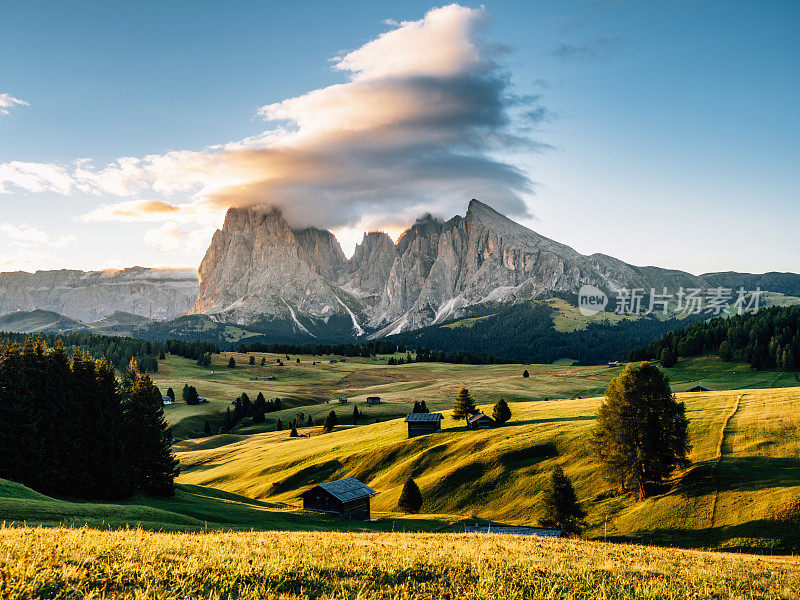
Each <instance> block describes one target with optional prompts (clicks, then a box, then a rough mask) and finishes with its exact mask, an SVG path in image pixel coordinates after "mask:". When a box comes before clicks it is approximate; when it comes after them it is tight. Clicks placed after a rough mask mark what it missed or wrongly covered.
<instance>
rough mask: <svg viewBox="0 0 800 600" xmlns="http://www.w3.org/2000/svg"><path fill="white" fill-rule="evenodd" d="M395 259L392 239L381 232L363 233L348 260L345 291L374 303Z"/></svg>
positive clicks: (395, 249)
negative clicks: (369, 299) (370, 298)
mask: <svg viewBox="0 0 800 600" xmlns="http://www.w3.org/2000/svg"><path fill="white" fill-rule="evenodd" d="M396 258H397V248H396V246H395V245H394V242H393V241H392V238H390V237H389V236H388V235H387V234H385V233H383V232H382V231H370V232H369V233H365V234H364V237H363V239H362V240H361V242H360V243H359V244H357V245H356V249H355V252H354V253H353V258H351V259H350V265H349V276H348V277H347V278H346V281H345V282H344V286H345V289H347V290H349V291H352V292H353V293H355V294H356V295H358V296H360V297H362V298H369V297H372V300H371V302H372V303H374V302H375V301H377V298H378V297H380V295H381V293H382V292H383V289H384V287H385V286H386V280H387V279H388V277H389V272H390V271H391V269H392V265H393V264H394V261H395V259H396Z"/></svg>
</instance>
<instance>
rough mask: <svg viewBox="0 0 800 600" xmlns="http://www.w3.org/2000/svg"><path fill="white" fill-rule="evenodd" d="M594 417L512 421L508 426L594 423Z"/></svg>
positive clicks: (582, 416) (581, 416)
mask: <svg viewBox="0 0 800 600" xmlns="http://www.w3.org/2000/svg"><path fill="white" fill-rule="evenodd" d="M595 419H597V417H595V416H594V415H580V416H577V417H551V418H549V419H527V420H525V421H511V422H509V423H507V425H540V424H543V423H568V422H570V421H594V420H595Z"/></svg>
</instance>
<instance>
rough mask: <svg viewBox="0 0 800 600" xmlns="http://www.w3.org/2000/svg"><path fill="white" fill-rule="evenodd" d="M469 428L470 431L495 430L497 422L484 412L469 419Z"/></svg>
mask: <svg viewBox="0 0 800 600" xmlns="http://www.w3.org/2000/svg"><path fill="white" fill-rule="evenodd" d="M467 427H468V428H469V429H493V428H495V427H497V421H495V420H494V419H493V418H492V417H489V416H487V415H485V414H483V413H482V412H479V413H478V414H476V415H472V416H471V417H469V418H468V419H467Z"/></svg>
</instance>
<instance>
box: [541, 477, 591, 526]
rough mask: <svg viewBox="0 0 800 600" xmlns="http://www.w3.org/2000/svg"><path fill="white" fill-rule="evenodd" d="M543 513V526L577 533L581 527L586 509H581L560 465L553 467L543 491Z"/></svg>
mask: <svg viewBox="0 0 800 600" xmlns="http://www.w3.org/2000/svg"><path fill="white" fill-rule="evenodd" d="M543 504H544V513H543V515H542V518H541V523H542V525H543V526H545V527H551V528H553V529H561V530H562V531H564V532H565V533H572V534H579V533H580V532H581V530H582V529H583V525H584V518H585V517H586V511H585V510H583V508H582V507H581V505H580V503H579V502H578V497H577V496H576V495H575V489H574V488H573V487H572V482H571V481H570V480H569V478H568V477H567V476H566V475H564V471H562V470H561V467H556V468H555V469H553V473H552V474H551V475H550V481H549V482H548V486H547V489H546V490H545V492H544V502H543Z"/></svg>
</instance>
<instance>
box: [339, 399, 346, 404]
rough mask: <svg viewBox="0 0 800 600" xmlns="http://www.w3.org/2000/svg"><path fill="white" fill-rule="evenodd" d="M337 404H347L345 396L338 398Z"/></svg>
mask: <svg viewBox="0 0 800 600" xmlns="http://www.w3.org/2000/svg"><path fill="white" fill-rule="evenodd" d="M339 404H347V398H339Z"/></svg>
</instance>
